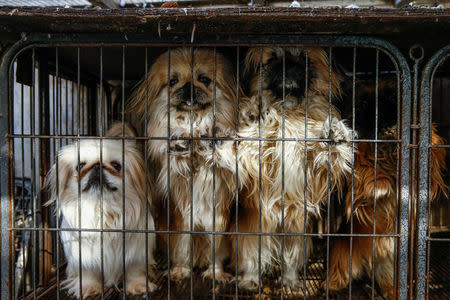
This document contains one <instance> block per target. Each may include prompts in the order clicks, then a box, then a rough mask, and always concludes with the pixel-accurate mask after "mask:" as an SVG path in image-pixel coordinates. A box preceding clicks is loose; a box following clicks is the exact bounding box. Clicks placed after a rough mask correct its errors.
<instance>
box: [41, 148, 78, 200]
mask: <svg viewBox="0 0 450 300" xmlns="http://www.w3.org/2000/svg"><path fill="white" fill-rule="evenodd" d="M71 146H72V145H69V146H66V147H71ZM66 149H67V148H66ZM64 151H65V149H63V150H62V151H61V152H60V154H59V155H58V157H57V161H56V162H55V163H54V164H53V166H52V167H51V169H50V171H49V172H48V173H47V175H46V177H45V182H44V189H46V190H47V191H48V193H49V199H48V201H47V202H46V203H45V204H44V205H45V206H48V205H51V204H52V203H53V202H55V201H56V199H57V197H58V195H59V196H60V197H61V195H64V193H65V191H66V189H67V187H68V182H69V179H70V177H71V176H72V172H73V170H72V168H71V166H70V165H69V164H67V163H66V162H65V160H64V156H63V153H64ZM57 170H58V171H57Z"/></svg>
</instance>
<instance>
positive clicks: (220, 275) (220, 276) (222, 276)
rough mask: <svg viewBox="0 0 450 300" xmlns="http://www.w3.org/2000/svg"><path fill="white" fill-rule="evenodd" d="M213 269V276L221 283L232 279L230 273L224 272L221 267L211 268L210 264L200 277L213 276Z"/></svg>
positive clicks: (210, 277)
mask: <svg viewBox="0 0 450 300" xmlns="http://www.w3.org/2000/svg"><path fill="white" fill-rule="evenodd" d="M213 271H214V278H215V280H216V281H218V282H221V283H228V282H231V281H232V280H233V275H231V274H230V273H228V272H225V271H224V270H223V269H222V268H218V267H216V268H215V269H213V267H212V266H210V267H208V269H207V270H206V271H205V272H203V274H202V277H203V278H204V279H206V278H207V279H211V280H212V278H213Z"/></svg>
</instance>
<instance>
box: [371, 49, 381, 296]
mask: <svg viewBox="0 0 450 300" xmlns="http://www.w3.org/2000/svg"><path fill="white" fill-rule="evenodd" d="M378 60H379V50H378V49H376V57H375V140H377V139H378V76H379V74H378V71H379V70H378V68H379V61H378ZM374 155H375V162H374V163H375V165H374V181H373V185H374V187H373V237H372V274H371V277H372V299H375V238H376V237H375V234H376V212H377V161H378V142H375V153H374Z"/></svg>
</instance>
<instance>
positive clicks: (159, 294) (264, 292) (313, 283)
mask: <svg viewBox="0 0 450 300" xmlns="http://www.w3.org/2000/svg"><path fill="white" fill-rule="evenodd" d="M158 258H159V259H158V261H159V262H158V265H159V266H164V262H163V261H164V259H162V258H161V256H159V257H158ZM166 270H167V269H165V268H164V267H162V268H161V269H160V272H159V274H160V276H159V277H158V278H157V279H156V282H155V283H156V285H157V286H158V287H159V288H158V290H157V291H155V292H153V293H152V294H150V297H149V298H150V299H161V300H163V299H177V300H178V299H191V297H192V299H212V297H213V292H212V281H211V280H204V279H203V278H202V276H201V273H200V272H199V271H195V274H194V276H193V278H192V288H191V280H190V279H188V280H185V281H183V282H180V283H173V282H171V283H170V288H169V283H168V280H167V277H166V276H164V272H165V271H166ZM229 271H231V270H229ZM276 273H277V272H275V274H274V275H273V276H272V277H266V276H264V277H263V281H262V287H261V291H260V292H259V291H256V292H249V291H245V290H242V289H237V290H236V285H235V284H234V283H230V284H227V285H216V288H215V292H214V294H215V299H223V300H225V299H282V297H283V299H308V300H319V299H326V292H325V290H324V288H322V287H321V286H322V283H323V281H324V280H325V278H326V269H325V267H324V261H323V259H314V258H313V259H311V260H310V263H309V264H308V268H307V270H306V277H304V276H303V274H300V280H301V281H303V282H304V283H305V286H306V295H305V292H304V290H303V289H301V290H298V291H293V290H291V289H289V288H286V287H285V288H284V289H283V293H281V283H280V280H279V279H278V277H279V274H278V275H277V274H276ZM304 279H305V280H304ZM60 293H61V294H60V299H71V297H69V296H68V295H67V294H66V293H65V292H64V291H61V292H60ZM169 293H170V296H169ZM52 294H53V293H52ZM312 294H314V295H312ZM371 295H372V289H371V286H370V284H367V282H354V283H353V285H352V299H358V300H363V299H364V300H366V299H370V298H371ZM122 297H123V294H122V292H121V291H119V290H115V289H110V290H108V291H107V292H106V293H105V294H104V295H103V299H105V300H112V299H122ZM348 298H349V297H348V290H344V291H340V292H330V293H329V299H333V300H337V299H348ZM46 299H57V298H56V295H52V296H50V297H49V298H46ZM90 299H95V300H97V299H102V298H101V297H100V296H99V297H95V298H90ZM127 299H132V300H137V299H146V296H134V297H127ZM374 299H375V300H381V299H382V298H381V297H380V296H378V293H377V291H376V290H375V298H374Z"/></svg>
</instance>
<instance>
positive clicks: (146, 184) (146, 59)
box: [144, 47, 155, 297]
mask: <svg viewBox="0 0 450 300" xmlns="http://www.w3.org/2000/svg"><path fill="white" fill-rule="evenodd" d="M144 63H145V66H144V69H145V76H144V78H145V113H144V124H145V126H144V136H145V137H148V132H147V131H148V130H147V122H148V78H147V75H148V48H147V47H145V58H144ZM147 145H148V140H147V139H145V140H144V149H147ZM144 168H145V171H144V172H145V174H144V176H145V230H146V231H145V294H146V296H147V297H148V294H149V287H148V281H149V276H148V274H149V271H150V270H149V267H148V265H149V261H148V251H149V245H148V235H149V232H148V214H149V212H150V208H149V203H148V201H149V199H148V188H149V187H148V177H149V174H148V157H147V155H146V154H145V155H144ZM153 229H155V228H153Z"/></svg>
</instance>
